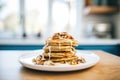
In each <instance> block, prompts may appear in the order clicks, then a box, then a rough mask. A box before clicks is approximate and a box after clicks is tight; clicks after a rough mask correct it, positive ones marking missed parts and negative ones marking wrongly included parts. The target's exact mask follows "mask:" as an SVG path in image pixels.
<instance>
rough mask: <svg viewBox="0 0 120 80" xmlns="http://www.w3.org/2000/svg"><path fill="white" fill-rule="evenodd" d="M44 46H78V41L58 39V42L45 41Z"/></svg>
mask: <svg viewBox="0 0 120 80" xmlns="http://www.w3.org/2000/svg"><path fill="white" fill-rule="evenodd" d="M46 45H48V46H78V41H76V40H68V39H60V40H47V41H46Z"/></svg>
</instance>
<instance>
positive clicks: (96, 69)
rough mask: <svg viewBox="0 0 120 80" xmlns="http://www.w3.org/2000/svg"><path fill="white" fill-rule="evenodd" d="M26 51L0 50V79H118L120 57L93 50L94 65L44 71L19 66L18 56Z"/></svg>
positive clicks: (119, 75) (119, 78)
mask: <svg viewBox="0 0 120 80" xmlns="http://www.w3.org/2000/svg"><path fill="white" fill-rule="evenodd" d="M24 52H26V51H15V50H11V51H5V50H3V51H0V65H1V66H0V80H59V79H60V80H120V57H118V56H115V55H112V54H108V53H106V52H103V51H93V52H94V53H95V54H97V55H98V56H99V57H100V61H99V63H97V64H96V65H95V66H93V67H91V68H88V69H85V70H79V71H73V72H44V71H36V70H32V69H27V68H24V67H22V66H21V64H20V63H19V62H18V58H19V56H20V55H21V54H23V53H24Z"/></svg>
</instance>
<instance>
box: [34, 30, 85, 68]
mask: <svg viewBox="0 0 120 80" xmlns="http://www.w3.org/2000/svg"><path fill="white" fill-rule="evenodd" d="M75 46H78V41H76V40H75V39H74V38H73V37H72V36H71V35H69V34H68V33H67V32H61V33H55V34H54V35H53V36H52V37H51V38H49V39H47V41H46V45H45V46H44V48H43V50H44V52H43V53H42V54H41V55H38V56H37V57H36V58H34V59H33V62H34V63H35V64H38V65H52V66H53V65H55V64H54V63H61V64H66V63H68V64H70V65H76V64H79V63H84V62H85V59H84V58H78V57H77V56H76V55H75V54H76V50H75V48H74V47H75Z"/></svg>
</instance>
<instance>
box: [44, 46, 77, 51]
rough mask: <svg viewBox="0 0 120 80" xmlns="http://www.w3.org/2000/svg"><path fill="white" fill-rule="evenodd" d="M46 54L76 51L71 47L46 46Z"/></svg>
mask: <svg viewBox="0 0 120 80" xmlns="http://www.w3.org/2000/svg"><path fill="white" fill-rule="evenodd" d="M44 51H45V52H51V51H59V52H60V51H75V48H74V47H71V46H46V47H45V48H44Z"/></svg>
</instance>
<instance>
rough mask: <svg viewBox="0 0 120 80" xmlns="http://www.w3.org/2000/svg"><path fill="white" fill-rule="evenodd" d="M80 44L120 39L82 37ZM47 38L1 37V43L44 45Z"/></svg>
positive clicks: (113, 42) (119, 40)
mask: <svg viewBox="0 0 120 80" xmlns="http://www.w3.org/2000/svg"><path fill="white" fill-rule="evenodd" d="M78 41H79V44H80V45H116V44H118V43H120V39H81V40H78ZM43 44H45V40H41V39H0V45H43Z"/></svg>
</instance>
